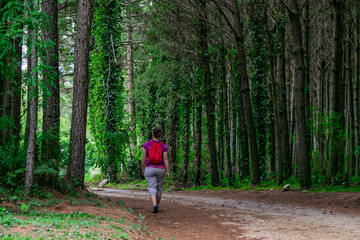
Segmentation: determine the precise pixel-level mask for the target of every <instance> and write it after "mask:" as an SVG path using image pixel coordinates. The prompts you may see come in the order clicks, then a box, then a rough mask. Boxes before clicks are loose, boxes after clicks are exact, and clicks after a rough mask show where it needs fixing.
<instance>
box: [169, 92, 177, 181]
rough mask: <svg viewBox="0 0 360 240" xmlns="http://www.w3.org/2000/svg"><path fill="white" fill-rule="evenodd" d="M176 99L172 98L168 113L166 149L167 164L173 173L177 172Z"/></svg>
mask: <svg viewBox="0 0 360 240" xmlns="http://www.w3.org/2000/svg"><path fill="white" fill-rule="evenodd" d="M178 122H179V116H178V98H177V97H176V96H173V100H172V104H171V109H170V112H169V127H168V134H167V139H168V143H169V144H168V148H169V164H170V169H171V171H172V172H173V173H174V175H175V174H176V172H177V151H178V148H177V131H178Z"/></svg>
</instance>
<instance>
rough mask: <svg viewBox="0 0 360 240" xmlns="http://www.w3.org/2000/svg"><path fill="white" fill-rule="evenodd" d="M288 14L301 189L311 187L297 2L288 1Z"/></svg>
mask: <svg viewBox="0 0 360 240" xmlns="http://www.w3.org/2000/svg"><path fill="white" fill-rule="evenodd" d="M288 12H289V17H290V22H291V30H292V38H293V45H292V47H293V54H294V60H295V78H294V85H293V88H294V100H295V102H294V108H295V118H296V123H295V130H296V137H295V141H296V159H297V162H298V163H299V183H300V186H301V187H304V188H309V187H310V186H311V175H310V171H311V169H310V152H309V149H310V146H309V142H308V137H307V127H306V109H305V106H306V105H305V104H306V100H305V62H304V47H303V43H302V33H301V24H300V12H299V7H298V2H297V0H290V1H289V5H288Z"/></svg>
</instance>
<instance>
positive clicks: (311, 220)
mask: <svg viewBox="0 0 360 240" xmlns="http://www.w3.org/2000/svg"><path fill="white" fill-rule="evenodd" d="M89 190H90V191H92V192H93V193H95V194H97V195H99V196H101V197H105V198H106V199H107V200H111V202H119V201H120V202H122V203H123V206H122V207H124V208H127V209H132V210H133V211H134V212H135V213H136V214H140V215H141V216H145V217H144V219H143V222H144V224H145V225H147V226H148V231H150V232H152V233H153V234H152V235H151V238H152V239H153V238H154V237H156V236H161V237H162V238H166V239H306V240H311V239H316V240H320V239H360V228H359V226H360V193H308V192H302V191H287V192H281V191H277V190H270V191H243V190H216V191H209V190H200V191H178V192H165V193H163V198H162V201H161V204H160V208H159V212H158V213H157V214H153V213H151V210H152V206H151V203H150V200H149V196H148V193H147V192H146V191H135V190H119V189H113V188H90V189H89Z"/></svg>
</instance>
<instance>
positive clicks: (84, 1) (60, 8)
mask: <svg viewBox="0 0 360 240" xmlns="http://www.w3.org/2000/svg"><path fill="white" fill-rule="evenodd" d="M0 9H1V10H0V21H1V25H0V31H1V34H0V49H1V50H0V184H1V185H3V186H7V187H8V188H15V187H19V186H21V188H22V187H24V189H25V190H26V191H29V190H31V189H34V187H35V186H48V187H53V188H60V189H61V188H62V187H61V186H62V184H61V183H62V182H64V181H67V182H71V183H72V184H74V185H75V186H83V183H84V180H85V177H86V176H92V174H93V173H94V172H96V171H98V173H97V174H100V175H101V176H102V177H104V178H109V179H110V181H111V182H119V181H134V180H137V179H141V178H142V176H141V146H142V144H143V143H144V142H145V141H147V140H148V139H150V138H151V130H152V129H153V128H154V127H155V126H161V127H162V128H163V129H164V130H165V137H164V138H163V139H162V141H163V142H164V143H166V144H167V146H168V149H169V162H170V169H171V178H172V179H173V180H175V182H179V183H184V184H189V185H196V186H199V185H210V184H211V185H213V186H219V185H221V186H240V185H241V184H242V183H244V182H249V181H250V182H251V183H252V184H253V185H259V184H261V183H264V182H274V183H277V184H279V185H280V184H283V183H284V182H286V181H289V179H291V180H292V181H296V182H298V183H299V185H300V186H301V187H303V188H310V187H312V186H315V185H329V184H340V185H349V184H359V183H360V180H359V179H360V177H359V176H360V155H359V154H360V80H359V77H360V72H359V71H360V65H359V64H360V59H359V55H360V45H359V44H360V2H359V1H358V0H271V1H268V0H185V1H184V0H124V1H122V0H78V1H76V0H41V1H38V0H0Z"/></svg>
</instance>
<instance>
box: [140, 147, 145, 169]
mask: <svg viewBox="0 0 360 240" xmlns="http://www.w3.org/2000/svg"><path fill="white" fill-rule="evenodd" d="M145 163H146V149H145V148H143V154H142V161H141V169H142V175H144V172H145Z"/></svg>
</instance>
